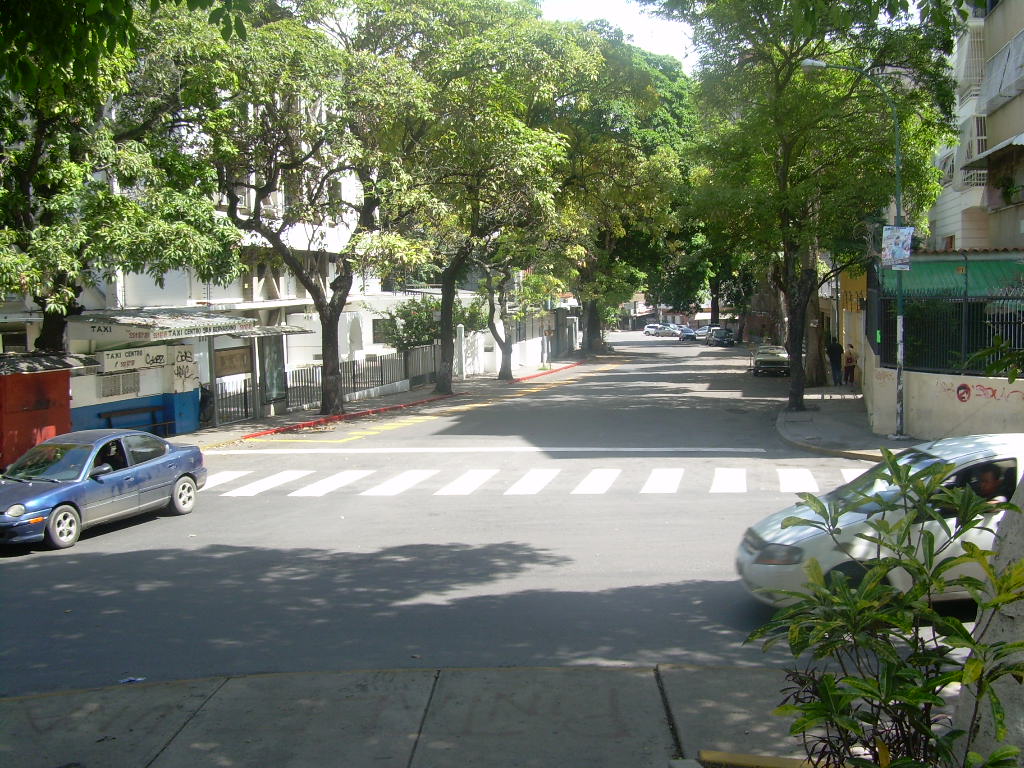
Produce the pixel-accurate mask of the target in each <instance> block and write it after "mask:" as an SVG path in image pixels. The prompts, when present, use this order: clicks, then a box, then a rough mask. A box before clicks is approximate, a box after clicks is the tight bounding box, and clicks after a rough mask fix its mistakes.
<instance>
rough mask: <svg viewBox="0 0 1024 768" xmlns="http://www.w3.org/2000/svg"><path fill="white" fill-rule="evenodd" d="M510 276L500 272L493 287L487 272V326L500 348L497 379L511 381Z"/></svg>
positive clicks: (491, 277) (491, 278) (507, 273)
mask: <svg viewBox="0 0 1024 768" xmlns="http://www.w3.org/2000/svg"><path fill="white" fill-rule="evenodd" d="M511 277H512V276H511V273H509V272H502V273H501V274H500V279H499V280H498V285H497V287H495V285H494V278H493V275H492V274H491V272H490V271H489V270H488V272H487V327H488V329H490V331H491V336H492V337H493V338H494V343H495V344H497V345H498V349H499V350H501V362H500V363H499V365H498V381H512V334H511V333H509V329H508V312H507V311H506V306H507V303H506V302H507V300H508V283H509V280H511ZM495 294H497V295H495ZM496 317H497V318H499V319H500V320H501V332H500V333H499V332H498V323H497V322H496V321H495V318H496Z"/></svg>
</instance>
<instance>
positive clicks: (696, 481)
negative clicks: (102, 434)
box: [203, 467, 864, 497]
mask: <svg viewBox="0 0 1024 768" xmlns="http://www.w3.org/2000/svg"><path fill="white" fill-rule="evenodd" d="M773 469H774V472H764V471H759V472H753V471H751V470H748V469H746V468H743V467H714V468H713V469H711V470H710V471H706V470H703V469H702V470H700V471H699V472H693V473H692V475H693V477H692V478H688V477H687V471H686V470H685V469H682V468H679V467H653V468H650V469H646V470H643V471H638V470H635V469H634V470H630V471H628V472H624V471H623V470H622V469H618V468H611V467H602V468H595V469H590V470H587V471H585V472H583V473H582V475H581V474H580V473H579V472H576V471H573V470H564V471H563V470H562V469H557V468H534V469H527V470H525V471H523V470H516V471H511V470H508V471H501V470H498V469H494V468H474V469H463V470H461V471H459V472H458V473H457V474H455V475H453V476H447V475H445V474H443V473H442V471H441V470H438V469H405V470H401V471H395V470H376V469H346V470H343V471H341V472H333V473H328V474H326V476H324V475H323V473H320V472H316V471H314V470H307V469H287V470H281V471H279V472H274V473H271V474H263V473H257V472H256V471H254V470H223V471H216V472H211V473H210V475H209V477H208V478H207V481H206V485H205V486H204V488H203V490H204V491H206V492H211V491H213V492H217V493H219V495H221V496H229V497H253V496H259V495H261V494H266V493H273V492H276V493H284V494H285V495H286V496H296V497H322V496H326V495H328V494H331V493H335V492H343V493H350V494H352V495H358V496H382V497H388V496H399V495H401V494H405V493H416V492H419V493H423V494H429V495H434V496H470V495H473V494H478V493H480V494H492V495H493V494H500V495H504V496H535V495H537V494H540V493H542V492H545V491H546V492H550V493H557V494H568V495H577V496H586V495H591V496H594V495H602V494H605V493H609V492H611V491H613V490H615V491H620V492H625V493H631V492H632V493H640V494H646V495H673V494H678V493H700V492H704V493H709V494H742V493H748V492H749V491H751V490H755V491H761V492H778V493H800V492H808V493H819V492H821V491H823V490H824V491H828V490H830V489H831V488H833V487H835V486H836V485H838V484H840V483H843V482H849V481H850V480H852V479H853V478H855V477H857V476H858V475H860V474H861V473H862V472H863V471H864V470H863V469H861V468H858V467H853V468H851V467H844V468H841V469H840V470H839V471H838V472H836V471H835V470H821V471H820V472H819V474H820V475H821V477H816V476H815V473H814V472H812V471H811V470H809V469H806V468H802V467H774V468H773ZM752 476H753V477H752ZM819 479H820V480H821V482H819ZM438 481H440V483H439V482H438Z"/></svg>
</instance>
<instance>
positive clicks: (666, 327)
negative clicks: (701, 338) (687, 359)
mask: <svg viewBox="0 0 1024 768" xmlns="http://www.w3.org/2000/svg"><path fill="white" fill-rule="evenodd" d="M654 335H655V336H678V335H679V329H678V328H676V327H675V326H673V325H671V324H669V323H665V324H663V325H662V326H661V327H660V328H659V329H658V330H657V332H656V333H655V334H654Z"/></svg>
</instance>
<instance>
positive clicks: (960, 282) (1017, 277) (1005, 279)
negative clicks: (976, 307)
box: [881, 259, 1024, 298]
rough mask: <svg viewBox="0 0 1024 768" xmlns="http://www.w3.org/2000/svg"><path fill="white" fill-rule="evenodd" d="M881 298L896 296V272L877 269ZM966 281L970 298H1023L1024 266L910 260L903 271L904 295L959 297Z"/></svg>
mask: <svg viewBox="0 0 1024 768" xmlns="http://www.w3.org/2000/svg"><path fill="white" fill-rule="evenodd" d="M881 276H882V295H883V296H895V295H896V273H895V272H894V271H893V270H891V269H883V270H881ZM965 281H966V290H967V295H968V296H969V297H971V298H990V297H996V296H999V297H1006V298H1017V297H1022V296H1024V263H1020V262H1018V261H1017V260H1006V261H968V262H967V263H966V264H965V263H964V262H963V260H962V259H956V260H953V259H950V260H948V261H947V260H943V261H911V266H910V269H909V270H908V271H905V272H903V294H904V295H905V296H914V295H918V296H963V295H964V288H965V285H964V284H965Z"/></svg>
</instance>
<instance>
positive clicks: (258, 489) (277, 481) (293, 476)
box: [221, 469, 313, 496]
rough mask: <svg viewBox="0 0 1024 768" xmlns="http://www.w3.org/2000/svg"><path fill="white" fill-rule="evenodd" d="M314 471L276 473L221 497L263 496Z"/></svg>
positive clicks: (300, 470) (288, 470)
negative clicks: (268, 491) (270, 490)
mask: <svg viewBox="0 0 1024 768" xmlns="http://www.w3.org/2000/svg"><path fill="white" fill-rule="evenodd" d="M312 473H313V471H312V470H311V469H286V470H285V471H284V472H276V473H274V474H272V475H269V476H267V477H263V478H262V479H259V480H256V481H255V482H250V483H249V484H247V485H243V486H242V487H240V488H234V490H228V492H227V493H226V494H221V496H256V495H257V494H262V493H263V492H264V490H269V489H270V488H273V487H276V486H278V485H284V484H285V483H286V482H291V481H292V480H297V479H299V478H300V477H305V476H306V475H311V474H312Z"/></svg>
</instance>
